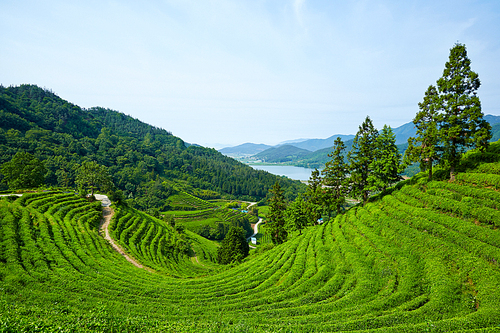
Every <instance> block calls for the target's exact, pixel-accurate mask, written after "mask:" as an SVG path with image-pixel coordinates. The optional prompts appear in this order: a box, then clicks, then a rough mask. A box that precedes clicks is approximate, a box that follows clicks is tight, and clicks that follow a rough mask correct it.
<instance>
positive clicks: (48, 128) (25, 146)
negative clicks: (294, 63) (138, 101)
mask: <svg viewBox="0 0 500 333" xmlns="http://www.w3.org/2000/svg"><path fill="white" fill-rule="evenodd" d="M18 151H25V152H27V153H30V154H32V155H33V156H35V157H36V158H38V159H39V160H41V161H43V163H44V165H45V168H46V169H47V173H46V174H45V183H46V184H47V185H55V186H69V187H73V186H74V184H75V177H76V170H77V169H78V168H79V167H80V165H81V164H82V162H84V161H95V162H97V163H99V164H101V165H103V166H105V167H107V168H108V171H109V173H110V175H111V176H112V180H113V183H114V184H115V186H116V187H117V188H118V189H121V190H122V191H123V192H124V194H125V196H126V197H127V198H130V199H133V200H134V202H135V204H136V206H137V207H138V208H141V209H145V210H146V209H150V208H161V206H160V205H161V201H162V200H161V198H162V197H164V196H165V195H166V193H168V192H169V191H172V190H173V189H182V190H185V191H188V192H190V193H192V194H195V195H197V196H200V197H202V198H212V197H219V196H222V197H227V198H238V199H242V200H251V201H258V200H262V199H263V198H265V197H266V195H267V193H268V189H269V188H270V187H271V186H272V185H273V184H274V183H275V182H276V180H277V179H278V177H277V176H274V175H271V174H269V173H267V172H264V171H260V170H254V169H252V168H251V167H249V166H246V165H244V164H242V163H240V162H238V161H236V160H234V159H232V158H229V157H226V156H224V155H222V154H221V153H219V152H217V151H216V150H215V149H210V148H205V147H200V146H196V145H189V144H186V143H185V142H184V141H183V140H182V139H180V138H178V137H176V136H174V135H172V133H170V132H168V131H166V130H164V129H161V128H158V127H154V126H151V125H148V124H145V123H143V122H141V121H139V120H137V119H134V118H132V117H130V116H127V115H124V114H123V113H120V112H117V111H113V110H110V109H105V108H101V107H93V108H90V109H82V108H80V107H79V106H77V105H74V104H72V103H70V102H67V101H65V100H63V99H62V98H60V97H58V96H57V95H56V94H54V93H53V92H52V91H50V90H48V89H42V88H40V87H38V86H35V85H21V86H16V87H3V86H0V164H3V163H5V162H8V161H10V160H11V159H12V158H13V156H14V155H15V154H16V153H17V152H18ZM280 182H281V183H282V186H283V187H284V189H285V195H286V196H287V197H289V198H293V197H295V196H296V194H297V193H298V192H299V191H300V189H301V188H303V185H301V184H300V183H299V182H296V181H292V180H289V179H285V178H280ZM4 186H5V184H4ZM163 192H165V193H163ZM146 196H147V197H148V199H147V200H145V197H146ZM155 197H158V199H159V200H154V199H155Z"/></svg>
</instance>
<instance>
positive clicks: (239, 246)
mask: <svg viewBox="0 0 500 333" xmlns="http://www.w3.org/2000/svg"><path fill="white" fill-rule="evenodd" d="M249 251H250V248H249V246H248V242H247V240H246V238H245V230H243V228H242V227H236V226H231V228H230V229H229V231H228V232H227V234H226V237H225V238H224V240H223V241H222V243H221V246H220V247H219V248H218V249H217V261H218V262H219V263H220V264H223V265H227V264H230V263H233V262H240V261H242V260H243V259H244V258H245V257H246V256H248V252H249Z"/></svg>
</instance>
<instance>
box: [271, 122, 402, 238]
mask: <svg viewBox="0 0 500 333" xmlns="http://www.w3.org/2000/svg"><path fill="white" fill-rule="evenodd" d="M345 148H346V147H345V144H344V142H343V141H342V139H341V138H337V139H336V140H335V143H334V146H333V151H332V153H331V154H329V155H328V156H329V157H330V158H331V160H330V161H328V162H327V163H326V164H325V168H324V169H323V170H322V171H321V172H320V171H319V170H317V169H316V170H314V171H313V172H312V174H311V178H310V180H309V185H308V188H307V191H306V192H305V193H304V194H303V195H299V196H298V197H297V198H296V199H295V200H294V201H293V202H291V203H290V204H288V205H287V203H286V200H285V198H284V196H283V194H282V190H281V186H280V184H279V183H275V185H274V186H273V188H272V189H271V190H270V193H271V198H270V199H269V206H270V213H269V220H270V221H271V222H272V223H270V226H269V228H270V233H271V238H272V240H273V243H275V244H280V243H283V242H284V241H285V240H286V238H287V230H288V231H292V230H298V231H299V232H301V230H302V229H303V228H304V227H306V226H308V225H314V224H317V223H318V222H319V220H320V219H321V218H322V216H326V215H327V216H328V217H329V218H330V217H331V216H332V215H333V214H339V213H340V212H341V210H342V209H343V207H344V206H345V204H346V197H347V196H351V197H357V198H359V199H361V200H362V202H363V204H365V203H366V202H367V201H368V198H369V195H370V193H373V192H380V191H384V190H385V189H386V188H387V187H388V186H389V185H391V184H393V183H395V182H397V181H398V180H400V179H401V177H400V173H401V172H402V171H403V169H404V165H403V163H402V158H401V153H400V152H399V150H398V148H397V146H396V136H395V135H394V133H393V132H392V129H391V128H390V127H389V126H384V128H383V129H382V130H381V131H380V132H379V131H377V130H376V129H375V127H374V126H373V123H372V121H371V119H370V117H366V119H365V121H364V122H363V124H362V125H361V126H360V127H359V130H358V132H357V133H356V136H355V138H354V141H353V144H352V148H351V150H350V151H349V152H348V153H347V155H346V153H345Z"/></svg>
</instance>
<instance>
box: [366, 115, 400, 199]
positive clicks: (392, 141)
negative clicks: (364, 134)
mask: <svg viewBox="0 0 500 333" xmlns="http://www.w3.org/2000/svg"><path fill="white" fill-rule="evenodd" d="M375 146H376V147H375V148H376V150H375V158H374V159H373V161H372V162H371V165H370V167H369V168H370V169H371V170H372V173H371V174H370V175H369V176H368V183H369V184H370V188H371V190H372V191H385V189H386V188H387V187H389V186H390V185H391V184H394V183H396V182H398V181H399V180H401V176H400V175H399V174H400V173H401V172H403V169H404V168H403V166H402V165H401V154H400V153H399V150H398V147H397V146H396V136H395V135H394V133H393V132H392V129H391V127H389V126H387V125H384V128H383V129H382V131H381V132H380V133H379V135H378V137H377V141H376V145H375Z"/></svg>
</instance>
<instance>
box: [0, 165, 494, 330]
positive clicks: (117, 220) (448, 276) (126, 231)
mask: <svg viewBox="0 0 500 333" xmlns="http://www.w3.org/2000/svg"><path fill="white" fill-rule="evenodd" d="M499 169H500V168H499V167H498V165H497V164H492V165H490V167H482V168H481V169H479V170H478V171H479V172H476V173H467V174H460V175H458V176H457V181H456V182H455V183H448V182H430V183H425V184H420V185H418V184H417V185H407V186H403V187H402V188H401V189H400V190H397V191H394V192H393V194H392V195H389V196H385V197H383V198H382V199H380V200H378V201H376V202H373V203H369V204H367V205H366V206H365V207H363V208H361V207H358V208H353V209H351V210H350V211H348V212H347V213H346V214H345V215H341V216H338V217H337V218H336V219H335V220H334V221H332V222H329V223H326V224H323V225H319V226H316V227H310V228H308V229H306V230H305V232H303V234H302V235H301V236H298V237H295V238H293V239H291V240H289V241H288V242H286V243H285V244H283V245H281V246H277V247H275V248H273V249H272V250H269V251H267V252H264V253H262V254H260V255H256V256H251V257H250V258H249V259H248V260H246V261H245V262H243V263H242V264H240V265H236V266H233V267H220V266H218V265H216V264H214V263H212V262H211V259H213V256H214V253H215V252H216V247H215V246H214V245H213V243H211V242H210V241H207V240H204V239H202V238H199V237H197V236H196V235H194V234H192V233H189V232H187V233H186V234H185V235H181V234H178V233H176V232H175V231H173V229H171V228H170V227H169V226H167V225H165V224H164V223H163V222H162V221H160V220H157V219H154V218H152V217H149V216H147V215H145V214H143V213H140V212H137V211H135V210H133V209H130V208H127V207H115V217H114V221H113V222H112V228H111V229H112V234H113V237H114V239H115V240H117V241H118V242H119V243H120V244H122V245H123V246H124V247H126V249H127V250H128V252H129V253H130V254H131V255H132V256H133V257H135V258H136V259H137V260H139V261H140V262H141V263H142V264H144V265H146V266H148V267H150V268H152V270H154V271H152V272H151V271H148V270H145V269H141V268H137V267H135V266H133V265H132V264H130V263H129V262H128V261H126V260H125V259H124V258H123V256H121V255H120V254H118V253H117V252H116V251H114V250H113V248H112V247H111V246H110V245H109V243H107V241H105V240H104V239H103V237H102V236H101V235H100V234H99V230H98V224H99V220H100V217H101V212H100V209H99V207H98V206H97V205H96V204H91V203H88V202H87V201H85V200H83V199H81V198H78V197H76V196H74V195H72V194H64V193H40V194H30V195H24V196H23V197H21V198H19V199H16V200H7V199H1V200H0V217H1V221H2V222H1V229H0V240H1V242H0V332H19V331H33V332H73V331H89V332H90V331H98V332H169V331H171V332H275V331H276V332H327V331H332V332H498V331H500V230H499V229H498V227H499V225H500V215H499V210H498V208H499V207H500V194H499V192H498V191H497V189H498V188H499V186H500V177H499V175H497V174H494V172H495V170H499ZM489 172H491V173H489ZM207 209H208V208H207ZM194 253H196V255H197V257H198V259H199V261H198V262H197V261H194V260H192V258H193V256H194Z"/></svg>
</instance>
